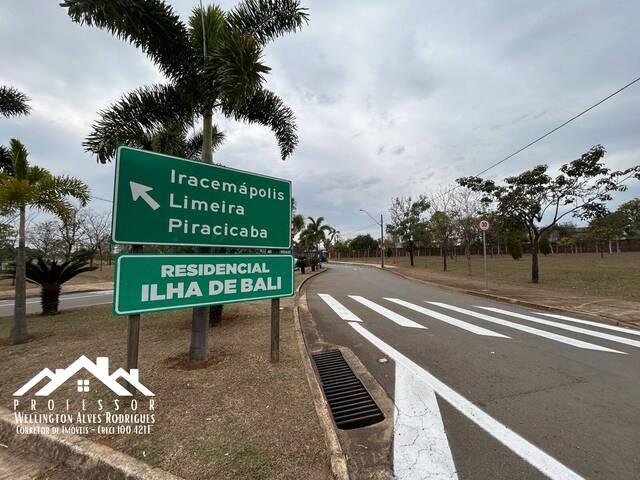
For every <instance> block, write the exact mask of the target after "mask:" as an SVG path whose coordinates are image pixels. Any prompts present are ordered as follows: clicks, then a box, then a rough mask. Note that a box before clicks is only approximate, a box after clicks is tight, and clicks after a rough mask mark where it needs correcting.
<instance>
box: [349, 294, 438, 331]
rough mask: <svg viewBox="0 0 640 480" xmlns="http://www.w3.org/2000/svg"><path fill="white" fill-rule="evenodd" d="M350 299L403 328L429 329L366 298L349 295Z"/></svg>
mask: <svg viewBox="0 0 640 480" xmlns="http://www.w3.org/2000/svg"><path fill="white" fill-rule="evenodd" d="M349 297H350V298H353V299H354V300H355V301H356V302H360V303H361V304H362V305H364V306H365V307H369V308H370V309H371V310H373V311H374V312H377V313H379V314H380V315H382V316H384V317H387V318H388V319H389V320H391V321H392V322H395V323H397V324H398V325H400V326H402V327H411V328H421V329H423V330H426V329H427V327H425V326H423V325H420V324H419V323H416V322H414V321H413V320H409V319H408V318H407V317H403V316H402V315H400V314H398V313H395V312H392V311H391V310H389V309H388V308H385V307H383V306H382V305H378V304H377V303H375V302H372V301H371V300H367V299H366V298H364V297H361V296H359V295H349Z"/></svg>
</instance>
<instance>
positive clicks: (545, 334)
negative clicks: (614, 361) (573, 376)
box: [427, 302, 626, 355]
mask: <svg viewBox="0 0 640 480" xmlns="http://www.w3.org/2000/svg"><path fill="white" fill-rule="evenodd" d="M427 303H430V304H432V305H437V306H438V307H442V308H448V309H449V310H453V311H455V312H459V313H463V314H465V315H469V316H471V317H474V318H479V319H480V320H486V321H487V322H492V323H496V324H498V325H504V326H505V327H509V328H513V329H515V330H520V331H522V332H527V333H530V334H532V335H537V336H539V337H544V338H548V339H549V340H554V341H556V342H561V343H566V344H567V345H571V346H573V347H578V348H584V349H587V350H596V351H599V352H610V353H620V354H622V355H626V353H625V352H620V351H618V350H613V349H611V348H607V347H601V346H600V345H595V344H593V343H589V342H583V341H582V340H575V339H573V338H569V337H565V336H564V335H558V334H557V333H552V332H547V331H545V330H540V329H538V328H533V327H528V326H526V325H520V324H519V323H514V322H510V321H509V320H503V319H501V318H496V317H491V316H489V315H485V314H483V313H478V312H474V311H472V310H467V309H466V308H460V307H455V306H453V305H448V304H446V303H440V302H427Z"/></svg>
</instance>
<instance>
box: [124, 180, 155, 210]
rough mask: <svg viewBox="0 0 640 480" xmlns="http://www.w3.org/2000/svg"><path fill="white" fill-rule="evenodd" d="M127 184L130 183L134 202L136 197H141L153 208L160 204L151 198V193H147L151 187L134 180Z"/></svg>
mask: <svg viewBox="0 0 640 480" xmlns="http://www.w3.org/2000/svg"><path fill="white" fill-rule="evenodd" d="M129 185H131V196H132V197H133V201H134V202H135V201H136V200H137V199H138V198H142V199H143V200H144V201H145V202H147V205H149V206H150V207H151V208H153V209H154V210H157V209H159V208H160V204H159V203H158V202H156V201H155V200H154V199H153V198H151V195H149V192H150V191H151V190H153V188H151V187H147V186H146V185H142V184H140V183H136V182H129Z"/></svg>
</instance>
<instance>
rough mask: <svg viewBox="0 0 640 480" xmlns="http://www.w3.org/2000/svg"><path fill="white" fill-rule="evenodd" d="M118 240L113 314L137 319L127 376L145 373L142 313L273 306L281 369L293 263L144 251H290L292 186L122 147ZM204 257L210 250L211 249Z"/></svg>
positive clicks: (277, 258)
mask: <svg viewBox="0 0 640 480" xmlns="http://www.w3.org/2000/svg"><path fill="white" fill-rule="evenodd" d="M113 197H114V200H113V220H112V226H111V240H112V242H113V243H116V244H130V245H132V247H131V254H122V255H119V256H118V257H117V259H116V270H115V285H114V302H113V313H114V314H115V315H128V317H129V318H128V323H129V337H128V346H127V367H128V368H129V369H132V368H137V366H138V344H139V334H140V314H141V313H146V312H155V311H163V310H176V309H183V308H191V307H193V308H198V307H206V306H209V305H220V304H225V303H236V302H246V301H252V300H264V299H271V361H272V362H278V360H279V343H280V298H282V297H290V296H293V294H294V289H293V284H294V281H293V278H294V277H293V257H292V256H291V255H211V254H206V253H202V254H193V255H189V254H185V255H177V254H176V255H174V254H169V255H156V254H147V255H144V254H141V252H142V248H143V247H142V245H172V246H194V247H232V248H259V249H268V250H289V251H290V248H291V244H292V236H293V235H292V232H291V230H290V228H291V226H292V224H291V220H292V218H291V217H292V212H291V182H289V181H288V180H282V179H278V178H273V177H268V176H265V175H258V174H254V173H250V172H243V171H240V170H235V169H231V168H226V167H220V166H216V165H211V164H205V163H201V162H196V161H192V160H186V159H182V158H177V157H171V156H169V155H163V154H159V153H154V152H148V151H145V150H139V149H135V148H129V147H124V146H120V147H118V150H117V154H116V174H115V184H114V195H113ZM204 250H207V249H206V248H204Z"/></svg>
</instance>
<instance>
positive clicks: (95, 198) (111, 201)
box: [91, 195, 113, 203]
mask: <svg viewBox="0 0 640 480" xmlns="http://www.w3.org/2000/svg"><path fill="white" fill-rule="evenodd" d="M91 198H93V199H94V200H102V201H103V202H109V203H113V200H108V199H106V198H101V197H96V196H95V195H91Z"/></svg>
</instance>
